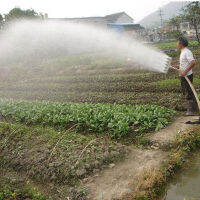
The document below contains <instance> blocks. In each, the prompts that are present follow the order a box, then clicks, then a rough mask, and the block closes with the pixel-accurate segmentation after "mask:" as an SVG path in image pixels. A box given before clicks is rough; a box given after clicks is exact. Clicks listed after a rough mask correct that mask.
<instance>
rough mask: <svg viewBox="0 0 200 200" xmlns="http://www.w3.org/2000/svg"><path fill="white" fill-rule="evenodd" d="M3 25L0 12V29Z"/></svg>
mask: <svg viewBox="0 0 200 200" xmlns="http://www.w3.org/2000/svg"><path fill="white" fill-rule="evenodd" d="M2 26H3V16H2V15H1V14H0V29H1V28H2Z"/></svg>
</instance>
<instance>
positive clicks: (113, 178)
mask: <svg viewBox="0 0 200 200" xmlns="http://www.w3.org/2000/svg"><path fill="white" fill-rule="evenodd" d="M166 156H167V154H165V153H163V152H161V151H155V150H139V149H132V150H131V153H130V155H129V156H128V157H127V158H126V160H125V161H123V162H121V163H118V164H117V165H116V166H115V167H113V168H110V169H107V170H105V171H103V172H102V173H100V174H99V175H98V177H97V178H96V180H95V181H94V182H92V183H89V184H87V187H88V188H89V190H90V196H89V198H90V199H91V200H111V199H112V198H119V197H120V196H122V195H124V194H126V193H130V192H131V185H130V184H131V183H133V180H134V179H136V177H137V175H139V174H140V173H141V172H142V171H143V170H144V168H147V167H155V166H158V165H159V163H160V162H161V161H162V160H163V159H165V158H166Z"/></svg>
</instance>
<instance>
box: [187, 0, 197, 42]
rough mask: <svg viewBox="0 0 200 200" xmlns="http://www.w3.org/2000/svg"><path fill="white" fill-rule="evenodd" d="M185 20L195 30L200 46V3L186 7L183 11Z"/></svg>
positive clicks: (192, 3)
mask: <svg viewBox="0 0 200 200" xmlns="http://www.w3.org/2000/svg"><path fill="white" fill-rule="evenodd" d="M183 13H184V19H185V20H186V21H188V22H189V23H190V24H191V26H192V27H193V28H194V30H195V34H196V38H197V41H198V42H199V44H200V36H199V28H200V2H199V1H193V2H191V3H189V4H187V5H186V7H185V8H184V9H183Z"/></svg>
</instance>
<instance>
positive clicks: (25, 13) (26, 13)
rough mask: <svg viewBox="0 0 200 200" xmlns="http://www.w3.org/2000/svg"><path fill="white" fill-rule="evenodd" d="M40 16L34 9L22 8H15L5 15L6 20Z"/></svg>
mask: <svg viewBox="0 0 200 200" xmlns="http://www.w3.org/2000/svg"><path fill="white" fill-rule="evenodd" d="M38 17H39V15H38V13H37V12H36V11H34V10H33V9H27V10H22V9H21V8H13V9H12V10H11V11H10V12H9V13H8V14H6V15H5V21H11V20H18V19H34V18H38Z"/></svg>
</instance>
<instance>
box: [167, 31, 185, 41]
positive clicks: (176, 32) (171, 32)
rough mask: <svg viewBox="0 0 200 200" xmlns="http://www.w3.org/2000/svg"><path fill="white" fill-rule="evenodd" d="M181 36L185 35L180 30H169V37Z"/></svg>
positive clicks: (176, 37)
mask: <svg viewBox="0 0 200 200" xmlns="http://www.w3.org/2000/svg"><path fill="white" fill-rule="evenodd" d="M180 36H183V34H182V33H181V31H180V30H173V31H167V37H168V38H169V39H178V38H179V37H180Z"/></svg>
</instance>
